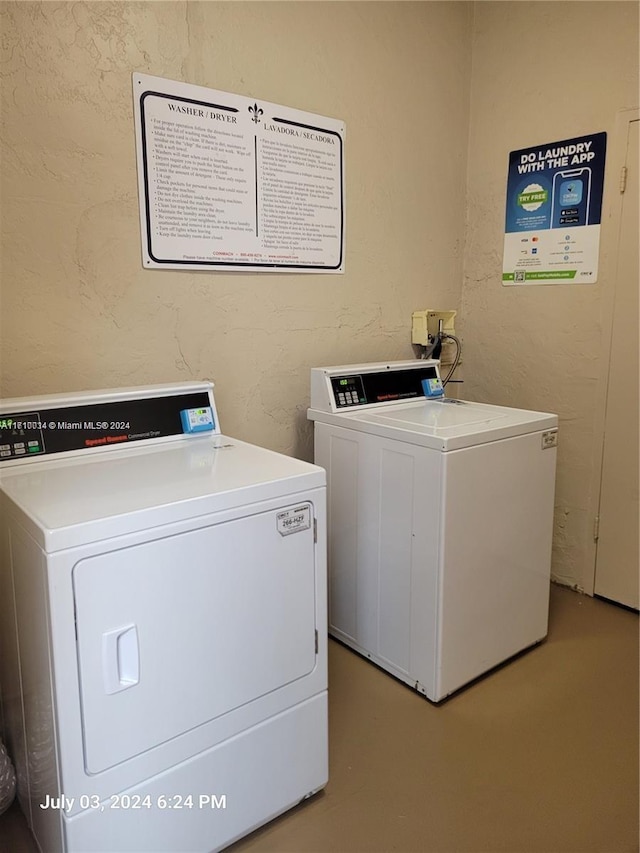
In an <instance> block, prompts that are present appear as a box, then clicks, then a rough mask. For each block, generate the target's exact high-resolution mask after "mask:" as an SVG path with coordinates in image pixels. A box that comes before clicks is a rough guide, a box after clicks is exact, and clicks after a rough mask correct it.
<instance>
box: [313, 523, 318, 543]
mask: <svg viewBox="0 0 640 853" xmlns="http://www.w3.org/2000/svg"><path fill="white" fill-rule="evenodd" d="M313 541H314V542H317V541H318V519H317V518H314V519H313Z"/></svg>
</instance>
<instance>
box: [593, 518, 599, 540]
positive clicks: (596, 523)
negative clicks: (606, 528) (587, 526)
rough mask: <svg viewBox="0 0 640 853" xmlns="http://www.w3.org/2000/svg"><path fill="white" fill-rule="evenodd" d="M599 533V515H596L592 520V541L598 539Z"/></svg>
mask: <svg viewBox="0 0 640 853" xmlns="http://www.w3.org/2000/svg"><path fill="white" fill-rule="evenodd" d="M599 535H600V516H599V515H596V517H595V519H594V522H593V541H594V542H597V541H598V536H599Z"/></svg>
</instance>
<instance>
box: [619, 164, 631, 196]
mask: <svg viewBox="0 0 640 853" xmlns="http://www.w3.org/2000/svg"><path fill="white" fill-rule="evenodd" d="M628 172H629V170H628V169H627V167H626V166H623V167H622V169H621V170H620V193H623V192H624V191H625V190H626V188H627V174H628Z"/></svg>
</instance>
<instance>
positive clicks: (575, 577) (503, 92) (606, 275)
mask: <svg viewBox="0 0 640 853" xmlns="http://www.w3.org/2000/svg"><path fill="white" fill-rule="evenodd" d="M474 9H475V21H474V37H473V65H472V98H471V107H472V108H471V121H470V138H469V160H468V199H467V201H468V207H467V238H466V246H465V277H464V285H463V299H462V312H461V316H460V318H459V319H458V328H459V330H460V331H461V333H462V334H463V336H464V344H465V385H464V392H463V393H464V396H465V397H467V398H469V399H474V400H486V401H490V402H494V403H498V404H503V405H507V406H518V407H522V408H528V409H540V410H543V411H552V412H557V413H558V414H559V416H560V433H559V451H558V475H557V485H556V515H555V536H554V557H553V574H554V576H555V578H556V579H558V580H560V581H562V582H563V583H567V584H569V585H571V586H576V587H578V588H580V589H585V590H586V591H588V592H591V591H592V590H593V570H594V560H595V546H594V541H593V525H594V505H595V503H596V502H597V495H594V494H592V491H593V489H594V483H597V472H595V476H594V469H595V466H597V465H598V464H599V441H600V436H599V432H598V428H597V424H598V422H599V420H600V419H601V417H602V413H601V411H599V409H601V407H602V405H603V400H602V393H601V391H602V387H603V383H604V382H605V380H606V372H607V369H608V365H607V363H606V362H605V361H604V360H603V359H602V358H601V353H602V350H603V346H602V343H603V336H606V335H608V334H609V333H610V330H609V329H607V327H606V318H607V316H608V312H607V305H608V304H609V302H608V300H610V298H611V296H610V290H611V287H612V284H613V281H612V276H611V272H612V270H613V265H608V264H606V263H605V261H606V251H605V252H604V256H603V259H602V260H603V263H602V264H601V273H600V277H599V280H598V283H597V284H596V285H582V286H580V285H557V286H538V287H535V286H526V287H503V286H502V283H501V276H502V249H503V239H504V216H505V191H506V176H507V167H508V158H509V152H510V151H513V150H517V149H519V148H526V147H528V146H532V145H538V144H542V143H545V142H553V141H556V140H560V139H567V138H570V137H575V136H582V135H586V134H590V133H595V132H598V131H603V130H604V131H607V132H608V133H609V137H608V143H609V155H610V153H611V148H612V146H613V138H612V135H611V134H612V131H613V129H614V123H615V119H616V112H617V111H618V110H620V109H622V108H624V107H632V106H637V101H638V4H636V3H626V2H603V3H600V2H593V3H592V2H550V3H547V2H534V3H520V2H518V3H502V2H497V3H494V2H481V3H476V4H475V6H474ZM608 165H609V167H611V161H610V162H609V164H608ZM617 188H618V175H617V174H613V173H612V172H611V170H610V168H609V169H608V171H607V175H606V178H605V200H604V212H605V214H606V211H607V210H608V204H609V198H610V195H611V193H612V192H613V193H615V192H617ZM607 225H608V223H607V221H606V218H605V221H604V222H603V227H602V241H601V247H602V248H603V249H605V250H606V249H607V247H609V248H611V246H612V242H613V235H612V234H611V233H609V232H608V229H607Z"/></svg>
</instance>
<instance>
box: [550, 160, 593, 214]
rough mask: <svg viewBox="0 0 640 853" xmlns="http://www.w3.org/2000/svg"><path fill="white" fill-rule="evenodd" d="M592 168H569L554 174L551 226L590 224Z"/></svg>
mask: <svg viewBox="0 0 640 853" xmlns="http://www.w3.org/2000/svg"><path fill="white" fill-rule="evenodd" d="M590 199H591V169H590V168H589V167H588V166H585V167H584V168H582V169H569V170H565V171H563V172H556V173H555V175H554V176H553V189H552V193H551V227H552V228H574V227H576V226H577V225H588V224H589V201H590Z"/></svg>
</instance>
